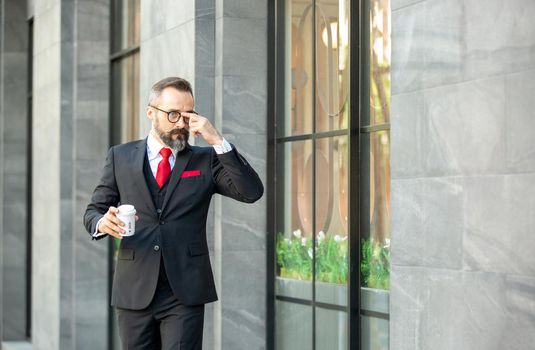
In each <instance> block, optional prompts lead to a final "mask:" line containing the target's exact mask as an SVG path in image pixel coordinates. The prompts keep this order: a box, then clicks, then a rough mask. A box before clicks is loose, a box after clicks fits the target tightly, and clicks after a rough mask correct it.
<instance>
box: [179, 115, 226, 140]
mask: <svg viewBox="0 0 535 350" xmlns="http://www.w3.org/2000/svg"><path fill="white" fill-rule="evenodd" d="M182 115H183V116H185V117H187V118H188V119H189V123H188V124H189V132H190V133H191V134H192V135H193V136H195V137H197V135H201V136H202V137H203V138H204V140H205V141H206V142H207V143H208V144H209V145H220V144H221V143H222V142H223V136H221V134H220V133H219V131H217V129H216V128H215V127H214V126H213V125H212V123H210V121H209V120H208V119H207V118H205V117H203V116H202V115H198V114H195V113H187V112H182Z"/></svg>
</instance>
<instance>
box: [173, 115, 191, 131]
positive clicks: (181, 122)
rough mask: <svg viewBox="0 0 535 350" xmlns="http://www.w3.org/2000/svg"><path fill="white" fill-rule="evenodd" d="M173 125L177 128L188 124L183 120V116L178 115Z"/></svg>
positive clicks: (182, 127)
mask: <svg viewBox="0 0 535 350" xmlns="http://www.w3.org/2000/svg"><path fill="white" fill-rule="evenodd" d="M175 125H176V126H177V127H178V128H179V129H184V128H185V127H186V126H188V124H187V123H186V122H185V119H184V117H182V116H181V117H180V118H178V120H177V122H176V123H175Z"/></svg>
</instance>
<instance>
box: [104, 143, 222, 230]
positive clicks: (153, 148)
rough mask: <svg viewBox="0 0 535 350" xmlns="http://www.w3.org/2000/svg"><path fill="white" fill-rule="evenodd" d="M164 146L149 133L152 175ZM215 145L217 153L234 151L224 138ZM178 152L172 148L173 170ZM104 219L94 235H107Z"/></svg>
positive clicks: (148, 150) (170, 160) (170, 157)
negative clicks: (103, 227)
mask: <svg viewBox="0 0 535 350" xmlns="http://www.w3.org/2000/svg"><path fill="white" fill-rule="evenodd" d="M164 147H166V146H164V145H162V144H161V143H160V141H158V140H157V139H156V138H155V137H154V136H153V135H152V133H149V136H148V137H147V157H148V159H149V164H150V170H151V171H152V175H153V176H154V177H155V178H156V171H157V170H158V164H160V161H161V160H162V159H163V157H162V155H161V154H160V150H161V149H162V148H164ZM213 147H214V149H215V151H216V153H217V154H223V153H227V152H230V151H232V146H231V145H230V143H228V142H227V140H225V139H224V138H223V142H222V143H221V145H213ZM176 154H177V151H176V150H173V149H171V155H170V156H169V164H170V165H171V170H173V167H174V166H175V160H176ZM102 219H104V217H102V218H100V219H99V220H98V222H97V226H96V228H95V233H93V237H98V236H102V235H107V233H105V232H98V225H99V224H100V222H101V221H102Z"/></svg>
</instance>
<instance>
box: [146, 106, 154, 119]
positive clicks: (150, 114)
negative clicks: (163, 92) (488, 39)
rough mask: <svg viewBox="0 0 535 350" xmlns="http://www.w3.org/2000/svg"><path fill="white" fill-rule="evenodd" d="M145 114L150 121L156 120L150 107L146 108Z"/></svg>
mask: <svg viewBox="0 0 535 350" xmlns="http://www.w3.org/2000/svg"><path fill="white" fill-rule="evenodd" d="M145 114H146V115H147V118H149V120H150V121H153V120H154V117H155V115H154V109H152V108H150V107H149V106H147V107H145Z"/></svg>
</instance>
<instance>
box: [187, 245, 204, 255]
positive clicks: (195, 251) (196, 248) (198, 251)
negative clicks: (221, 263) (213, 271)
mask: <svg viewBox="0 0 535 350" xmlns="http://www.w3.org/2000/svg"><path fill="white" fill-rule="evenodd" d="M188 250H189V255H190V256H198V255H207V254H208V246H206V244H204V243H201V242H198V243H191V244H189V245H188Z"/></svg>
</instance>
